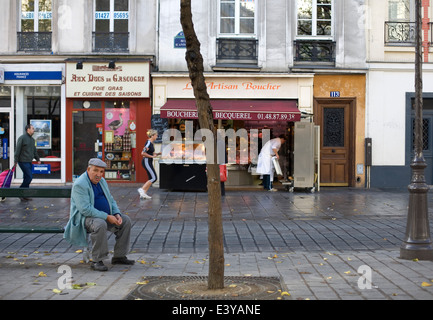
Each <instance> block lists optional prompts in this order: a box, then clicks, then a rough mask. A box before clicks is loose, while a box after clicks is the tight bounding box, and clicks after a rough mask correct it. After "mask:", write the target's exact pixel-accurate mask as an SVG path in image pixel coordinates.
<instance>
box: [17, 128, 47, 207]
mask: <svg viewBox="0 0 433 320" xmlns="http://www.w3.org/2000/svg"><path fill="white" fill-rule="evenodd" d="M25 131H26V133H24V134H23V135H22V136H20V137H19V138H18V140H17V145H16V148H15V155H14V162H15V165H16V164H17V163H18V165H19V166H20V168H21V170H22V171H23V174H24V176H23V182H22V183H21V186H20V188H28V187H29V186H30V183H31V182H32V180H33V174H32V161H33V159H36V161H37V162H38V163H39V164H40V163H41V161H40V158H39V155H38V152H37V150H36V141H35V139H33V137H32V136H33V134H34V133H35V128H34V127H33V126H32V125H31V124H28V125H26V127H25ZM20 199H21V201H28V200H31V199H29V198H20Z"/></svg>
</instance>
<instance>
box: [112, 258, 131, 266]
mask: <svg viewBox="0 0 433 320" xmlns="http://www.w3.org/2000/svg"><path fill="white" fill-rule="evenodd" d="M134 263H135V261H134V260H129V259H128V258H126V257H121V258H111V264H127V265H133V264H134Z"/></svg>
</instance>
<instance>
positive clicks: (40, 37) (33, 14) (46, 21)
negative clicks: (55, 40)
mask: <svg viewBox="0 0 433 320" xmlns="http://www.w3.org/2000/svg"><path fill="white" fill-rule="evenodd" d="M51 21H52V0H21V11H20V26H19V32H18V51H51V31H52V29H51Z"/></svg>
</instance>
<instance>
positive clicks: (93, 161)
mask: <svg viewBox="0 0 433 320" xmlns="http://www.w3.org/2000/svg"><path fill="white" fill-rule="evenodd" d="M89 166H97V167H101V168H106V167H107V164H106V163H105V162H104V161H102V160H101V159H99V158H92V159H90V160H89Z"/></svg>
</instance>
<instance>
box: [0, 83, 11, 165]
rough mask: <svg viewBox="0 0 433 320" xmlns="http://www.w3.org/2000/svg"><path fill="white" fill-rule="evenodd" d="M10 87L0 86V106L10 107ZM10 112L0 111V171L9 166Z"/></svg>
mask: <svg viewBox="0 0 433 320" xmlns="http://www.w3.org/2000/svg"><path fill="white" fill-rule="evenodd" d="M10 106H11V87H9V86H0V108H10ZM9 128H10V114H9V112H0V171H3V170H5V169H8V168H10V149H9V146H10V142H11V141H10V131H9Z"/></svg>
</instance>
